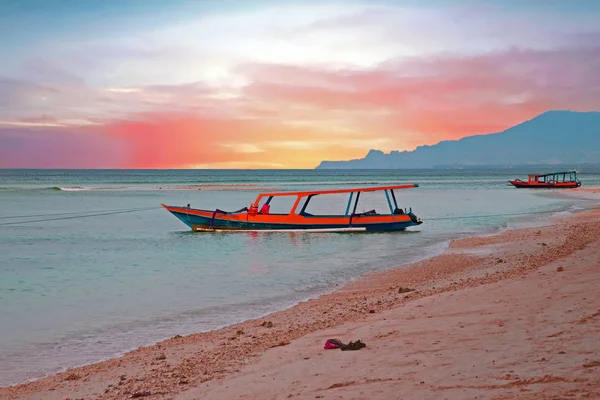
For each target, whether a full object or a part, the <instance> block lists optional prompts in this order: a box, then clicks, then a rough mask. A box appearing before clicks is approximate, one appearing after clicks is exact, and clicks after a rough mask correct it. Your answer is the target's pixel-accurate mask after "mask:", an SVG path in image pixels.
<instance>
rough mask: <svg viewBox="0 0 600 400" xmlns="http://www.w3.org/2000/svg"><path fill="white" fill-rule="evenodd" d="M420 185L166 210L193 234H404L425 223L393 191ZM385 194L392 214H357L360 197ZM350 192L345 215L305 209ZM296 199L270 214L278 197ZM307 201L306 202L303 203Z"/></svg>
mask: <svg viewBox="0 0 600 400" xmlns="http://www.w3.org/2000/svg"><path fill="white" fill-rule="evenodd" d="M418 186H419V185H418V184H410V185H401V186H379V187H367V188H359V189H340V190H320V191H310V192H275V193H261V194H259V195H258V197H257V198H256V200H255V201H254V202H253V203H252V204H251V205H250V207H244V208H242V209H240V210H237V211H232V212H227V211H223V210H219V209H216V210H201V209H195V208H190V205H189V204H188V205H187V206H186V207H175V206H167V205H164V204H162V206H163V207H164V208H166V209H167V210H168V211H170V212H171V213H172V214H173V215H175V216H176V217H177V218H179V219H180V220H181V221H182V222H183V223H184V224H186V225H187V226H189V227H190V228H191V229H192V230H193V231H209V232H214V231H290V230H293V231H296V230H298V231H319V232H322V231H330V232H331V231H403V230H405V229H406V228H408V227H409V226H415V225H420V224H422V223H423V221H422V220H421V218H418V217H417V216H416V215H415V214H413V212H412V209H401V208H398V203H397V201H396V195H395V193H394V190H398V189H409V188H415V187H418ZM376 191H383V192H384V193H385V196H386V199H387V204H388V206H389V213H385V214H379V213H377V212H376V211H375V210H371V211H367V212H362V213H357V212H356V208H357V206H358V201H359V198H360V194H361V193H364V192H376ZM343 193H348V194H349V199H348V205H347V206H346V212H345V213H344V214H340V215H313V214H310V213H308V212H306V207H307V206H308V204H309V202H310V201H311V199H312V198H314V197H315V196H320V195H327V194H343ZM284 196H291V197H295V201H294V205H293V206H292V208H291V210H290V211H289V213H287V214H275V213H273V214H272V213H270V212H269V211H270V210H269V208H270V203H271V201H272V200H273V199H274V198H276V197H284ZM303 199H304V202H302V200H303ZM261 200H263V203H262V206H261V209H260V210H259V209H258V207H259V205H260V204H261Z"/></svg>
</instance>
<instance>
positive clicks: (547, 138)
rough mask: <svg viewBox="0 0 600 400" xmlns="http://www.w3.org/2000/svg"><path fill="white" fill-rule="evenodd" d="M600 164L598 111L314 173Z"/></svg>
mask: <svg viewBox="0 0 600 400" xmlns="http://www.w3.org/2000/svg"><path fill="white" fill-rule="evenodd" d="M598 163H600V112H595V111H594V112H574V111H547V112H545V113H543V114H540V115H538V116H536V117H535V118H533V119H531V120H529V121H525V122H523V123H521V124H518V125H516V126H513V127H512V128H509V129H506V130H505V131H502V132H498V133H490V134H485V135H475V136H468V137H464V138H462V139H460V140H447V141H442V142H439V143H437V144H434V145H431V146H429V145H425V146H419V147H417V148H416V149H415V150H412V151H392V152H391V153H388V154H386V153H384V152H382V151H380V150H370V151H369V153H368V154H367V155H366V156H365V157H364V158H361V159H355V160H349V161H322V162H321V164H320V165H319V166H318V167H317V169H347V168H350V169H372V168H377V169H386V168H398V169H404V168H407V169H408V168H411V169H412V168H444V167H482V166H496V167H498V166H512V165H556V166H560V165H565V166H566V165H581V164H598Z"/></svg>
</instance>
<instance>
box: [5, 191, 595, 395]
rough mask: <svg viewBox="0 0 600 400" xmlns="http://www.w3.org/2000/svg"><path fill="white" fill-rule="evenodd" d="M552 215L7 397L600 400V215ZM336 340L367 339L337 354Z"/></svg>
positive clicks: (20, 389)
mask: <svg viewBox="0 0 600 400" xmlns="http://www.w3.org/2000/svg"><path fill="white" fill-rule="evenodd" d="M588 193H589V191H588ZM592 194H595V193H592ZM552 222H553V224H552V225H551V226H545V227H540V228H527V229H519V230H513V231H506V232H502V233H500V234H496V235H488V236H481V237H474V238H468V239H460V240H456V241H453V242H452V243H451V244H450V246H449V248H448V250H447V251H446V252H445V253H444V254H442V255H441V256H438V257H434V258H431V259H428V260H424V261H421V262H419V263H416V264H413V265H411V266H407V267H402V268H397V269H392V270H389V271H383V272H377V273H373V274H369V275H366V276H364V277H362V278H361V279H359V280H357V281H355V282H353V283H351V284H349V285H347V286H345V287H343V288H342V289H340V290H338V291H336V292H334V293H331V294H327V295H323V296H321V297H319V298H318V299H315V300H311V301H307V302H303V303H300V304H298V305H297V306H295V307H293V308H290V309H288V310H284V311H281V312H277V313H274V314H271V315H269V316H268V317H267V318H264V319H259V320H251V321H246V322H244V323H241V324H237V325H234V326H231V327H227V328H224V329H221V330H219V331H214V332H209V333H202V334H195V335H189V336H185V337H175V338H172V339H169V340H166V341H163V342H161V343H158V344H156V345H154V346H148V347H144V348H140V349H138V350H135V351H132V352H130V353H127V354H126V355H125V356H123V357H120V358H117V359H113V360H109V361H106V362H102V363H97V364H94V365H90V366H86V367H82V368H74V369H71V370H69V371H67V372H65V373H61V374H57V375H54V376H51V377H48V378H45V379H41V380H39V381H36V382H32V383H28V384H23V385H18V386H14V387H10V388H4V389H0V399H40V400H50V399H61V400H64V399H66V398H70V399H72V400H74V399H81V398H84V399H125V398H128V397H130V396H135V398H144V399H182V400H187V399H190V400H191V399H237V398H239V399H280V398H281V399H285V398H310V399H314V398H324V399H328V398H329V399H335V398H342V399H374V398H378V399H379V398H381V399H388V398H407V399H412V398H417V399H429V398H430V399H440V398H449V399H454V398H456V399H463V398H480V399H481V398H496V399H504V398H506V399H508V398H515V397H518V398H531V399H544V398H557V397H558V398H563V397H567V398H600V355H599V354H600V297H599V296H598V288H599V287H600V210H594V211H588V212H585V213H578V214H575V215H570V216H568V217H560V218H554V219H553V220H552ZM327 338H338V339H340V340H342V341H344V342H348V341H350V340H356V339H361V340H362V341H363V342H365V343H366V344H367V347H366V348H363V349H361V350H359V351H340V350H324V349H323V343H324V341H325V340H326V339H327ZM138 395H139V397H138Z"/></svg>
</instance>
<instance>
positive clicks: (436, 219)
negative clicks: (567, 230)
mask: <svg viewBox="0 0 600 400" xmlns="http://www.w3.org/2000/svg"><path fill="white" fill-rule="evenodd" d="M595 209H600V206H596V207H583V208H580V209H578V210H574V211H586V210H595ZM563 211H567V210H563ZM558 212H561V211H560V210H550V211H529V212H520V213H506V214H484V215H462V216H455V217H438V218H426V219H425V221H442V220H448V219H465V218H493V217H513V216H519V215H535V214H555V213H558Z"/></svg>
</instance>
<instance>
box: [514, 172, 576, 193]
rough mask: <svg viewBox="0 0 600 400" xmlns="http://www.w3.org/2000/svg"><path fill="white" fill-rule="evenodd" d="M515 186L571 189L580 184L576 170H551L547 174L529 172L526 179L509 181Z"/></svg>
mask: <svg viewBox="0 0 600 400" xmlns="http://www.w3.org/2000/svg"><path fill="white" fill-rule="evenodd" d="M509 182H510V183H511V184H512V185H513V186H514V187H517V188H534V189H571V188H578V187H579V186H581V182H580V181H579V179H577V171H575V170H571V171H564V172H551V173H548V174H530V175H529V178H528V179H527V181H522V180H520V179H515V180H513V181H509Z"/></svg>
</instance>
